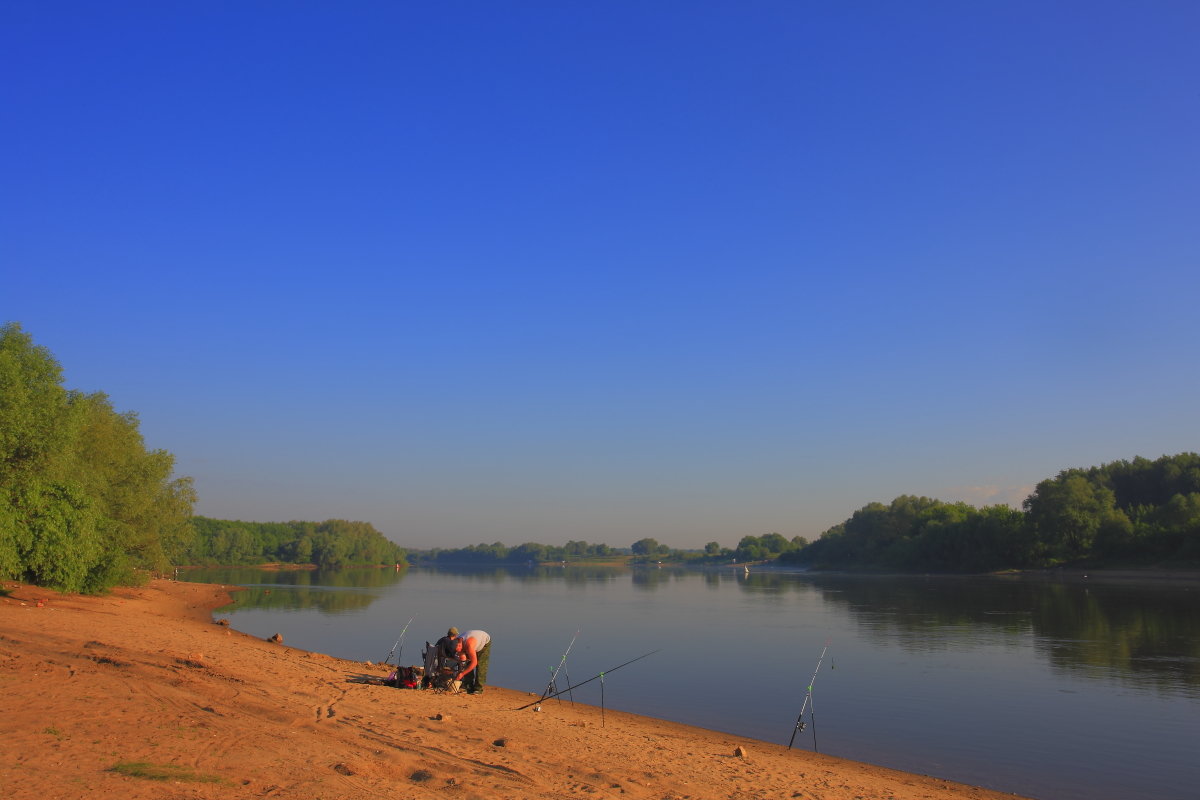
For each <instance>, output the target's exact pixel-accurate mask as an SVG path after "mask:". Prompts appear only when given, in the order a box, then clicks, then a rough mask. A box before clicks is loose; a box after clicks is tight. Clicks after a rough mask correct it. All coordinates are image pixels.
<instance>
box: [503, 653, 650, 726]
mask: <svg viewBox="0 0 1200 800" xmlns="http://www.w3.org/2000/svg"><path fill="white" fill-rule="evenodd" d="M657 652H658V650H651V651H650V652H649V653H646V654H644V655H640V656H638V657H637V658H633V659H630V660H629V661H626V662H625V663H624V664H621V665H619V666H616V667H613V668H612V669H610V670H605V671H604V672H601V673H600V674H599V675H593V676H592V677H590V678H588V679H587V680H586V681H581V682H579V683H577V684H575V685H574V686H573V687H571V688H572V689H578V688H579V687H580V686H583V685H584V684H585V683H591V682H592V681H594V680H598V679H601V678H603V677H604V676H605V675H607V674H608V673H610V672H616V671H617V670H619V669H620V668H621V667H627V666H629V665H630V664H632V663H633V662H634V661H641V660H642V659H643V658H645V657H646V656H652V655H654V654H655V653H657ZM569 691H571V689H563V690H562V691H561V692H555V693H554V694H548V695H546V696H545V697H542V698H539V699H537V700H534V701H533V702H532V703H526V704H525V705H523V706H521V707H520V708H515V709H513V710H514V711H522V710H524V709H526V708H529V707H530V706H536V705H537V704H538V703H540V702H542V700H553V699H554V698H555V697H558V696H559V695H560V694H564V693H566V692H569Z"/></svg>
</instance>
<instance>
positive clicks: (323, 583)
mask: <svg viewBox="0 0 1200 800" xmlns="http://www.w3.org/2000/svg"><path fill="white" fill-rule="evenodd" d="M404 574H405V572H404V570H399V571H397V570H395V569H369V568H364V569H324V570H322V569H313V570H309V569H301V570H264V569H259V568H255V567H214V568H204V569H193V570H187V572H186V573H180V577H184V578H186V579H187V580H189V581H194V582H201V583H228V584H237V585H239V586H243V587H245V588H244V590H243V591H240V592H235V593H234V594H233V603H232V605H229V606H226V608H229V609H233V610H239V609H240V610H247V609H252V608H267V609H271V608H281V609H310V608H311V609H315V610H317V611H320V612H322V613H340V612H343V611H356V610H360V609H364V608H366V607H367V606H369V605H371V603H373V602H375V600H376V599H377V598H378V596H379V595H378V594H377V593H375V592H363V591H358V590H361V589H378V588H382V587H385V586H391V585H393V584H395V583H398V582H399V581H400V580H401V579H402V578H403V577H404Z"/></svg>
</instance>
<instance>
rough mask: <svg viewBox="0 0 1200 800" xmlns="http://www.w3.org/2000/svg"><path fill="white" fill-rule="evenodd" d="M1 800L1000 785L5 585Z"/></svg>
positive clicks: (122, 597)
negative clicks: (394, 672)
mask: <svg viewBox="0 0 1200 800" xmlns="http://www.w3.org/2000/svg"><path fill="white" fill-rule="evenodd" d="M4 587H5V589H6V590H7V594H5V595H4V596H2V597H0V694H2V696H3V698H4V703H3V710H4V714H3V716H2V717H0V736H2V740H3V742H4V747H3V752H2V754H0V793H2V794H3V795H4V796H5V797H7V798H10V799H12V798H39V800H49V799H51V798H53V799H57V798H95V797H112V798H240V797H246V798H250V797H278V798H306V799H309V798H311V799H313V800H316V798H320V799H321V800H343V799H345V800H350V799H351V798H385V797H386V798H390V799H392V800H394V799H395V798H424V797H439V798H464V799H466V798H471V799H472V800H474V799H476V798H478V800H506V799H508V798H512V799H513V800H516V799H517V798H569V797H586V798H617V797H621V798H637V799H638V800H641V799H643V798H644V799H645V800H706V799H707V798H739V799H740V798H747V799H748V798H819V799H820V798H823V799H825V800H862V799H863V798H890V799H894V800H903V799H904V798H942V799H944V800H950V799H951V798H973V799H974V800H999V798H1001V797H1004V798H1012V797H1013V795H1011V794H1008V793H1004V792H997V791H989V790H985V789H979V788H975V787H970V786H965V785H962V784H956V783H953V782H949V781H943V780H939V779H936V778H930V777H925V776H919V775H912V774H908V773H904V772H897V771H895V770H890V769H885V768H882V767H875V766H871V765H868V764H862V763H858V762H854V761H847V760H843V759H837V758H832V757H828V756H823V755H818V754H815V753H812V752H809V751H805V750H798V749H797V750H791V751H788V750H787V749H786V748H785V747H784V746H782V745H779V744H771V743H767V742H760V741H755V740H750V739H744V738H740V737H737V736H732V735H728V734H723V733H718V732H715V731H708V730H703V729H699V728H692V727H688V726H684V725H678V724H674V723H670V722H665V721H662V720H656V719H651V718H647V717H640V716H637V715H633V714H626V713H620V712H613V711H607V712H606V713H605V714H604V715H603V717H602V716H601V711H600V709H599V708H598V707H593V706H587V705H582V704H575V705H572V704H570V703H565V702H563V703H560V702H557V701H553V700H552V701H548V702H546V703H544V704H543V705H542V710H541V711H540V712H537V711H534V710H533V709H525V710H522V711H518V710H515V709H517V708H518V707H519V706H522V705H524V704H526V703H528V702H529V701H530V700H532V699H535V698H534V697H532V696H530V695H528V694H527V693H524V692H516V691H511V690H506V689H503V688H498V687H489V688H488V690H487V692H486V693H484V694H483V695H479V696H468V695H452V694H446V693H442V692H434V691H417V690H410V689H394V688H391V687H386V686H379V685H374V684H372V683H368V682H367V680H368V679H376V678H381V677H383V676H384V675H385V674H386V672H387V670H386V669H385V668H382V667H379V666H378V665H371V664H367V663H362V662H356V661H344V660H341V659H338V658H334V657H331V656H329V655H323V654H319V653H309V652H305V651H302V650H297V649H294V648H291V647H289V646H287V643H286V642H284V643H282V644H275V643H271V642H267V641H263V640H260V639H257V638H255V637H251V636H248V635H245V634H241V633H238V632H237V631H234V630H231V629H230V628H229V627H227V626H224V625H221V624H218V623H217V622H215V621H214V620H213V617H212V609H214V608H217V607H219V606H220V605H223V604H224V603H226V602H228V597H229V595H228V593H227V591H226V590H225V589H224V588H223V587H221V586H214V585H205V584H194V583H182V582H172V581H154V582H151V583H150V584H148V585H146V586H144V587H139V588H123V589H117V590H115V591H114V592H113V593H112V594H110V595H108V596H103V597H83V596H78V595H59V594H56V593H55V592H52V591H49V590H44V589H38V588H34V587H29V586H25V585H22V584H16V583H5V584H4Z"/></svg>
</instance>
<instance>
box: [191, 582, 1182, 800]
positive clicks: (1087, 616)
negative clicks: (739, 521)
mask: <svg viewBox="0 0 1200 800" xmlns="http://www.w3.org/2000/svg"><path fill="white" fill-rule="evenodd" d="M181 577H186V578H187V579H188V580H195V581H204V582H212V583H225V584H238V585H241V586H246V587H248V590H247V591H244V592H239V593H238V594H237V595H236V597H237V600H236V602H235V604H234V605H233V606H230V607H229V608H226V609H223V610H221V611H220V612H218V614H219V616H225V617H229V618H230V620H231V622H232V624H233V626H234V627H235V628H237V629H238V630H241V631H245V632H247V633H250V634H253V635H256V636H263V637H266V636H270V635H271V634H274V633H281V634H283V637H284V641H285V642H286V643H287V644H288V645H292V646H295V647H299V648H303V649H306V650H315V651H318V652H323V653H328V654H330V655H334V656H338V657H340V658H347V659H354V660H360V661H366V660H371V661H376V662H379V661H382V660H383V659H384V658H385V656H387V655H388V652H389V650H391V649H392V647H393V645H394V644H395V642H396V639H397V637H399V636H400V632H401V630H402V629H403V627H404V625H405V623H406V622H407V621H408V620H409V618H411V617H415V619H414V620H413V622H412V625H411V627H410V628H409V630H408V633H407V635H406V636H405V637H404V640H403V643H402V648H401V657H400V659H399V660H400V663H403V664H419V663H421V655H420V653H421V649H422V646H423V645H424V643H425V641H427V640H428V641H434V640H436V639H437V637H438V636H440V635H441V634H443V633H445V630H446V628H447V627H449V626H450V625H454V626H457V627H458V628H460V629H463V630H466V629H467V628H482V629H484V630H486V631H488V632H489V633H491V634H492V636H493V637H494V643H493V645H492V649H493V656H492V662H491V670H490V674H489V676H488V678H489V680H488V682H489V683H491V684H495V685H499V686H505V687H509V688H512V689H519V690H523V691H530V692H537V693H541V692H542V691H543V690H544V689H545V688H546V685H547V683H548V681H549V678H550V674H551V670H552V668H554V667H555V666H557V665H559V663H560V662H561V661H562V656H563V653H564V651H566V650H567V648H568V646H569V645H570V644H571V641H572V637H575V636H576V633H577V632H578V637H577V638H576V639H575V643H574V646H573V647H572V648H571V650H570V654H569V656H568V658H567V660H566V668H565V672H564V673H560V675H559V678H558V681H557V686H558V687H559V688H565V687H566V685H567V680H568V679H569V680H570V682H571V683H573V684H575V683H580V682H582V681H584V680H587V679H589V678H593V677H594V676H596V675H598V674H599V673H600V672H605V673H606V674H605V677H604V679H603V680H602V681H601V680H593V681H592V682H591V683H589V684H588V685H587V686H583V687H581V688H579V689H578V690H575V691H574V692H573V694H574V699H575V700H577V701H581V702H586V703H591V704H594V705H599V704H600V703H601V701H602V700H603V702H604V705H605V706H606V707H607V708H614V709H621V710H624V711H633V712H636V713H639V714H646V715H649V716H654V717H660V718H664V719H670V720H675V721H678V722H683V723H687V724H691V725H698V726H701V727H705V728H711V729H714V730H719V731H725V732H728V733H731V734H736V735H739V736H746V737H752V738H756V739H762V740H765V741H769V742H775V743H778V744H785V745H786V744H787V742H788V740H789V738H790V737H791V735H792V732H793V730H794V729H795V722H796V718H797V715H798V714H799V713H800V710H801V707H802V705H803V703H804V699H805V695H806V693H807V689H808V687H809V685H810V681H811V679H812V677H813V673H814V670H815V669H816V667H817V661H818V659H819V658H820V656H821V654H822V650H823V649H825V648H826V647H827V648H828V649H827V651H826V653H825V657H824V660H823V661H822V663H821V667H820V671H819V672H818V673H817V675H816V680H815V681H813V682H812V684H811V685H812V698H811V708H812V711H813V714H812V715H811V720H810V718H809V716H808V715H806V717H805V718H806V720H808V721H809V722H808V725H807V727H806V729H805V730H803V731H802V732H801V733H800V734H799V735H798V736H797V737H796V742H795V747H796V748H797V749H805V750H812V749H813V748H814V747H815V748H816V749H818V750H819V751H820V752H822V753H827V754H829V755H835V756H841V757H844V758H851V759H855V760H859V761H867V762H870V763H874V764H880V765H884V766H889V767H895V768H897V769H902V770H906V771H909V772H917V773H923V774H928V775H935V776H938V777H942V778H948V779H951V780H956V781H962V782H964V783H969V784H974V785H978V786H986V787H989V788H992V789H999V790H1004V791H1010V792H1016V793H1019V794H1023V795H1028V796H1030V797H1036V798H1043V799H1044V800H1128V798H1152V799H1153V800H1194V798H1196V797H1197V796H1200V794H1198V793H1200V583H1196V582H1182V581H1146V582H1131V581H1121V580H1098V579H1096V578H1095V577H1094V576H1093V578H1090V579H1080V578H1071V579H1061V580H1056V579H1051V578H997V577H971V578H959V577H954V578H950V577H932V578H931V577H895V576H889V577H862V576H840V575H818V574H812V573H784V572H754V571H751V573H750V574H748V575H747V574H743V573H741V572H739V571H734V570H732V569H729V570H726V571H723V572H695V571H683V570H679V571H677V570H669V569H634V570H624V569H605V568H585V567H566V568H547V567H536V568H530V569H518V570H505V569H496V570H484V571H480V570H461V571H459V570H446V569H438V570H431V569H420V568H412V569H409V570H407V571H403V572H394V571H392V570H345V571H338V572H320V571H318V572H266V571H260V570H248V569H220V570H207V569H206V570H191V571H188V572H186V573H181ZM653 650H658V651H659V652H657V653H655V654H654V655H651V656H649V657H647V658H643V659H641V660H640V661H637V662H636V663H633V664H629V665H628V666H625V667H623V668H622V669H620V670H619V671H615V670H614V669H613V668H614V667H617V666H618V665H621V664H624V663H625V662H627V661H629V660H630V659H635V658H637V657H639V656H642V655H644V654H645V653H648V652H650V651H653ZM396 661H397V659H396V658H395V657H393V658H392V662H393V663H396ZM601 691H603V698H602V697H601ZM548 702H549V703H550V705H549V706H548V707H547V709H546V710H548V711H551V710H552V708H553V703H554V702H559V701H548Z"/></svg>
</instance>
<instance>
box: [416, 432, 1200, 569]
mask: <svg viewBox="0 0 1200 800" xmlns="http://www.w3.org/2000/svg"><path fill="white" fill-rule="evenodd" d="M621 552H622V551H618V550H614V549H613V548H611V547H609V546H608V545H604V544H588V543H587V542H568V543H567V544H566V545H565V546H563V547H554V546H551V545H543V544H535V543H530V542H527V543H525V544H521V545H518V546H517V547H512V548H510V547H507V546H505V545H503V544H501V543H499V542H496V543H494V544H490V545H489V544H479V545H472V546H469V547H462V548H456V549H449V548H447V549H442V548H435V549H433V550H429V551H425V552H411V553H410V554H409V559H410V560H411V561H414V562H416V563H419V562H432V563H444V564H514V563H525V562H529V561H533V562H538V561H560V560H564V561H571V560H578V559H585V558H597V557H603V556H609V555H616V554H620V553H621ZM630 552H632V553H633V555H634V557H635V560H642V561H649V560H656V559H658V560H661V559H667V560H670V561H677V562H684V563H693V564H703V563H721V562H728V561H731V560H732V561H739V562H741V561H771V560H776V561H778V562H779V563H782V564H795V565H804V566H808V567H810V568H815V569H873V570H895V571H900V572H968V573H971V572H994V571H999V570H1007V569H1030V568H1045V567H1053V566H1059V565H1062V564H1069V563H1070V564H1091V565H1095V566H1103V565H1128V566H1138V565H1159V566H1193V565H1196V564H1198V563H1200V455H1197V454H1196V453H1180V454H1179V455H1174V456H1163V457H1161V458H1159V459H1157V460H1155V461H1150V460H1148V459H1145V458H1134V459H1133V460H1132V461H1114V462H1111V463H1109V464H1104V465H1102V466H1099V467H1090V468H1087V469H1068V470H1063V471H1062V472H1060V473H1059V474H1058V475H1057V476H1055V477H1054V478H1048V479H1046V480H1044V481H1042V482H1041V483H1039V484H1038V485H1037V488H1036V489H1035V491H1034V492H1033V494H1031V495H1030V496H1029V497H1028V498H1026V500H1025V502H1024V504H1023V510H1018V509H1014V508H1011V507H1009V506H1006V505H994V506H984V507H982V508H977V507H975V506H972V505H969V504H967V503H946V502H943V501H941V500H933V499H931V498H928V497H914V496H911V495H903V496H901V497H897V498H896V499H894V500H892V502H891V503H890V504H887V505H885V504H883V503H878V502H876V503H868V504H867V505H865V506H863V507H862V508H860V509H859V510H858V511H855V512H854V514H853V515H852V516H851V517H850V518H849V519H847V520H846V521H845V522H842V523H839V524H837V525H834V526H833V527H832V528H830V529H828V530H827V531H825V532H824V533H822V534H821V536H820V538H818V539H817V540H816V541H814V542H811V543H810V542H808V541H807V540H806V539H804V538H803V537H800V536H797V537H794V538H792V539H787V538H786V537H784V536H782V535H781V534H778V533H768V534H765V535H763V536H744V537H742V539H741V540H740V541H739V542H738V544H737V546H736V547H733V548H729V547H723V546H721V545H720V544H718V543H717V542H709V543H708V544H707V545H705V547H704V550H703V551H699V550H673V549H671V548H669V547H667V546H666V545H661V544H659V543H658V542H657V541H655V540H654V539H640V540H638V541H637V542H634V543H633V545H632V546H631V547H630Z"/></svg>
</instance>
